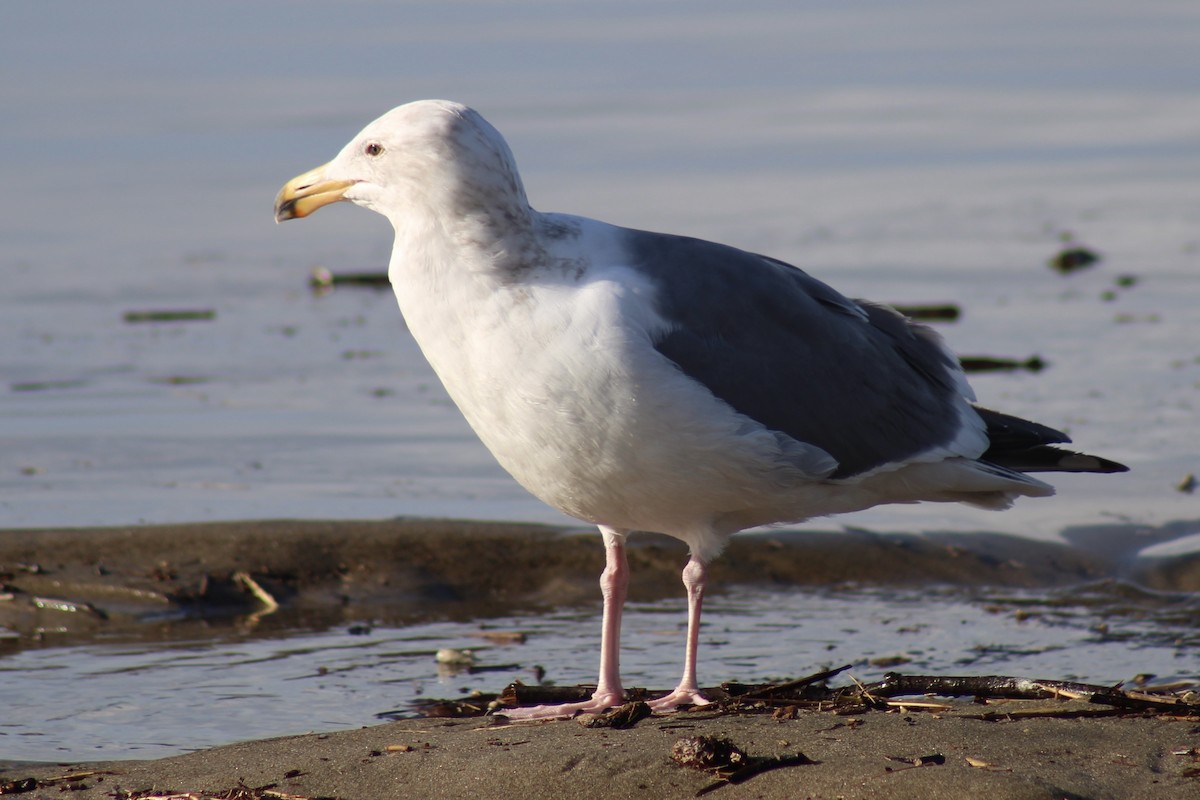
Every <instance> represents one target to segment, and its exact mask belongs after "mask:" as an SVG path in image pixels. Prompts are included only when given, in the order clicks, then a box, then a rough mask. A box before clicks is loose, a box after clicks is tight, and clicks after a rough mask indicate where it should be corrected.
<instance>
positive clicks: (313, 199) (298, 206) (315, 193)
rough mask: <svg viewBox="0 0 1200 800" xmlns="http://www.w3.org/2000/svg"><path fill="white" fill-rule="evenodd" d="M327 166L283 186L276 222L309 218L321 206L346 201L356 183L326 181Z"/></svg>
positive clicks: (299, 176)
mask: <svg viewBox="0 0 1200 800" xmlns="http://www.w3.org/2000/svg"><path fill="white" fill-rule="evenodd" d="M327 166H329V165H328V164H322V165H321V166H319V167H317V168H316V169H310V170H309V171H308V172H306V173H304V174H303V175H297V176H296V177H294V178H292V179H291V180H290V181H288V182H287V183H285V184H284V185H283V188H282V189H280V190H279V194H277V195H276V196H275V221H276V222H283V221H284V220H288V219H295V218H297V217H307V216H308V215H309V214H311V213H312V212H314V211H316V210H317V209H318V208H320V207H321V206H327V205H329V204H330V203H336V202H337V201H338V200H344V199H345V198H344V197H343V195H344V194H345V193H346V190H347V189H349V188H350V187H351V186H353V185H354V181H330V180H326V179H325V167H327Z"/></svg>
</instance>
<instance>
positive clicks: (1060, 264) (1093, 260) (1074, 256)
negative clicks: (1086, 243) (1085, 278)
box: [1050, 245, 1100, 275]
mask: <svg viewBox="0 0 1200 800" xmlns="http://www.w3.org/2000/svg"><path fill="white" fill-rule="evenodd" d="M1099 261H1100V255H1099V254H1098V253H1096V252H1095V251H1094V250H1089V249H1088V248H1086V247H1082V246H1080V245H1074V246H1071V247H1064V248H1063V249H1062V250H1060V251H1059V252H1058V253H1057V254H1056V255H1055V256H1054V257H1053V258H1051V259H1050V267H1051V268H1052V269H1054V270H1055V271H1057V272H1059V273H1061V274H1063V275H1069V274H1071V273H1072V272H1078V271H1079V270H1082V269H1087V268H1088V267H1091V266H1094V265H1095V264H1097V263H1098V262H1099Z"/></svg>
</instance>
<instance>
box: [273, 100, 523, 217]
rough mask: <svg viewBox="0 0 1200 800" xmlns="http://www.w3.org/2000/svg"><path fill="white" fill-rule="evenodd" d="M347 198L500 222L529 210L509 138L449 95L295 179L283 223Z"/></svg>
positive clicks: (378, 128)
mask: <svg viewBox="0 0 1200 800" xmlns="http://www.w3.org/2000/svg"><path fill="white" fill-rule="evenodd" d="M339 200H349V201H350V202H352V203H355V204H357V205H360V206H363V207H364V208H369V209H371V210H372V211H376V212H378V213H380V214H383V215H384V216H385V217H387V218H388V219H390V220H391V221H392V224H393V226H395V227H397V228H399V227H401V225H403V224H404V220H405V218H406V217H408V216H410V215H422V214H432V215H435V216H438V217H444V218H446V219H455V218H458V219H463V218H476V219H478V218H490V219H493V220H494V221H496V222H499V221H501V220H506V221H507V222H508V224H511V223H512V222H513V221H514V219H516V218H520V217H524V216H525V215H527V214H528V213H529V204H528V201H527V200H526V198H525V189H524V187H523V186H522V185H521V178H520V175H519V174H518V172H517V166H516V162H515V160H514V159H513V156H512V152H511V151H510V150H509V149H508V144H507V143H505V141H504V137H503V136H501V135H500V132H499V131H497V130H496V129H495V128H493V127H492V126H491V124H489V123H488V121H487V120H485V119H484V118H483V117H482V116H480V115H479V114H478V113H477V112H476V111H474V110H473V109H470V108H468V107H466V106H464V105H461V104H459V103H452V102H449V101H447V100H419V101H417V102H414V103H408V104H406V105H402V106H399V107H398V108H394V109H392V110H391V111H389V112H388V113H386V114H384V115H383V116H382V117H380V118H379V119H377V120H375V121H374V122H372V123H371V124H370V125H368V126H367V127H365V128H363V130H362V132H361V133H359V134H358V135H357V136H355V137H354V139H353V140H351V142H350V143H349V144H347V145H346V146H345V147H344V148H342V151H341V152H340V153H338V155H337V157H336V158H334V159H333V160H332V161H330V162H329V163H328V164H325V165H323V166H320V167H317V168H316V169H313V170H309V171H308V172H305V173H304V174H303V175H298V176H296V177H295V178H293V179H292V180H290V181H288V182H287V183H286V184H285V185H284V187H283V188H282V189H281V190H280V191H279V194H278V195H277V196H276V198H275V220H276V221H277V222H282V221H284V220H288V219H295V218H297V217H306V216H308V215H309V214H311V213H312V212H314V211H316V210H317V209H318V208H321V207H322V206H325V205H328V204H330V203H334V202H337V201H339Z"/></svg>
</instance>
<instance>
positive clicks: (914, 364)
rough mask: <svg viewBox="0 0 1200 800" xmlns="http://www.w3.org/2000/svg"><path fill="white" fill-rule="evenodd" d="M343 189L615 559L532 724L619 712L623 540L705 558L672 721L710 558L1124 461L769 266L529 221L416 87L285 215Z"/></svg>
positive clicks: (708, 247) (563, 221) (452, 348)
mask: <svg viewBox="0 0 1200 800" xmlns="http://www.w3.org/2000/svg"><path fill="white" fill-rule="evenodd" d="M337 201H349V202H351V203H354V204H356V205H359V206H363V207H364V208H368V209H371V210H372V211H375V212H377V213H379V214H382V215H383V216H385V217H387V219H388V220H389V221H390V222H391V223H392V227H393V228H394V229H395V243H394V246H393V250H392V256H391V261H390V264H389V268H388V276H389V280H390V282H391V284H392V287H393V290H394V291H395V295H396V300H397V302H398V304H399V306H400V311H401V313H402V314H403V315H404V319H405V321H406V322H407V325H408V328H409V330H410V331H411V333H412V335H413V337H414V338H415V339H416V341H417V343H418V344H419V345H420V347H421V350H422V352H423V353H424V354H425V357H426V358H427V359H428V360H429V363H430V365H431V366H432V367H433V369H434V371H435V372H436V373H437V375H438V377H439V378H440V379H441V381H442V383H443V384H444V385H445V388H446V391H447V392H448V393H449V395H450V397H451V398H452V399H453V400H454V402H455V403H456V404H457V406H458V408H459V410H460V411H461V412H462V414H463V415H464V416H465V417H466V419H467V421H468V422H469V423H470V425H471V427H472V428H473V429H474V431H475V433H476V434H477V435H478V436H479V438H480V439H481V440H482V441H483V443H484V445H486V446H487V448H488V450H490V451H491V453H492V455H493V456H494V457H495V458H496V460H497V461H498V462H499V463H500V464H501V466H503V467H504V469H506V470H507V471H508V472H509V473H510V474H511V475H512V476H513V477H514V478H515V479H516V480H517V482H518V483H520V484H521V485H522V486H524V487H525V488H526V489H527V490H528V491H529V492H531V493H532V494H534V495H535V496H537V497H538V498H539V499H541V500H542V501H543V502H545V503H547V504H548V505H550V506H552V507H554V508H556V509H558V510H559V511H562V512H564V513H565V514H568V515H570V516H572V517H575V518H577V519H580V520H584V521H586V522H589V523H592V524H594V525H597V526H598V527H599V529H600V533H601V535H602V538H603V541H604V547H605V554H606V556H605V562H606V563H605V568H604V571H603V573H602V574H601V577H600V589H601V593H602V596H603V601H604V605H603V622H602V629H601V641H600V672H599V678H598V680H597V685H596V690H595V692H594V694H593V695H592V697H591V698H590V699H588V700H585V701H583V702H577V703H567V704H563V705H550V706H537V707H533V708H520V709H511V710H505V711H504V712H503V713H504V714H505V715H506V716H508V717H510V718H516V719H554V718H565V717H571V716H573V715H575V714H578V713H581V712H591V713H596V712H602V711H604V710H606V709H609V708H611V707H613V706H617V705H620V704H622V703H623V702H624V701H625V691H624V688H623V686H622V683H621V674H620V656H619V651H620V631H621V614H622V609H623V607H624V603H625V597H626V587H627V584H628V579H629V566H628V562H627V560H626V552H625V547H626V539H627V537H628V536H629V534H630V533H632V532H634V531H656V532H660V533H664V534H668V535H670V536H673V537H675V538H677V539H680V540H682V541H683V542H684V543H686V544H687V546H688V548H689V558H688V561H687V564H686V566H685V567H684V569H683V585H684V588H685V591H686V596H687V606H688V627H687V642H686V646H685V651H684V666H683V675H682V678H681V680H680V682H679V685H678V686H677V687H676V688H675V689H674V690H673V691H671V692H670V693H668V694H666V695H665V696H663V697H658V698H655V699H653V700H651V701H650V702H649V706H650V708H651V709H652V710H653V711H655V712H662V713H666V712H670V711H674V710H676V709H678V708H680V707H682V706H695V705H704V704H707V703H708V702H709V700H708V699H707V698H706V697H704V694H703V693H702V691H701V690H700V687H699V684H698V683H697V678H696V655H697V653H696V651H697V642H698V636H699V631H700V614H701V607H702V603H703V599H704V591H705V585H706V579H707V573H708V565H709V563H710V562H712V560H713V559H714V558H716V557H717V556H718V555H719V554H720V552H721V550H722V548H723V547H724V546H725V544H726V542H727V541H728V539H729V537H730V536H731V535H732V534H734V533H736V532H738V531H741V530H744V529H747V528H753V527H757V526H762V525H770V524H776V523H794V522H799V521H802V520H806V519H809V518H812V517H815V516H824V515H830V514H839V513H845V512H849V511H856V510H861V509H865V508H870V507H872V506H876V505H880V504H885V503H914V502H921V501H934V502H960V503H967V504H970V505H973V506H979V507H982V508H987V509H1002V508H1006V507H1008V506H1009V505H1010V504H1011V503H1012V502H1013V501H1014V499H1016V498H1018V497H1023V496H1024V497H1047V496H1049V495H1052V494H1053V493H1054V489H1053V487H1051V486H1050V485H1049V484H1047V483H1044V482H1043V481H1040V480H1038V479H1036V478H1032V477H1029V476H1028V475H1027V474H1026V473H1029V472H1101V473H1107V472H1123V471H1126V469H1127V468H1126V467H1125V466H1123V465H1121V464H1118V463H1116V462H1113V461H1109V460H1107V459H1103V458H1099V457H1097V456H1091V455H1086V454H1083V453H1076V452H1072V451H1069V450H1064V449H1061V448H1059V447H1057V446H1056V445H1058V444H1062V443H1065V442H1069V441H1070V440H1069V439H1068V437H1067V436H1066V435H1065V434H1063V433H1061V432H1059V431H1056V430H1054V429H1052V428H1048V427H1046V426H1044V425H1040V424H1037V423H1035V422H1029V421H1027V420H1023V419H1020V418H1017V417H1013V416H1009V415H1006V414H1002V413H999V412H996V411H992V410H989V409H987V408H983V407H980V406H978V405H975V402H974V400H975V397H974V394H973V392H972V390H971V388H970V386H968V384H967V381H966V378H965V377H964V375H963V372H962V369H961V368H960V366H959V364H958V361H957V359H956V358H955V357H954V355H953V354H952V353H951V352H950V351H949V350H948V349H947V347H946V346H945V345H944V344H943V342H942V339H941V338H940V337H939V336H938V334H936V333H935V332H933V331H932V330H930V329H929V328H927V327H925V326H922V325H918V324H915V323H913V322H911V321H910V320H908V319H907V318H906V317H904V316H902V315H900V314H899V313H898V312H896V311H894V310H892V309H890V308H888V307H886V306H883V305H878V304H875V303H870V302H866V301H862V300H852V299H849V298H847V297H845V296H843V295H841V294H839V293H838V292H837V291H835V290H834V289H832V288H830V287H829V286H827V285H826V284H824V283H822V282H821V281H819V280H817V279H816V278H814V277H812V276H810V275H808V274H807V273H806V272H804V271H802V270H800V269H798V268H796V267H794V266H791V265H790V264H787V263H784V262H783V261H779V260H777V259H774V258H770V257H767V256H762V255H756V254H754V253H750V252H746V251H743V250H739V249H737V248H734V247H729V246H726V245H722V244H717V243H714V242H708V241H703V240H700V239H695V238H689V237H685V236H675V235H669V234H663V233H651V232H647V231H642V230H634V229H630V228H624V227H618V226H616V225H610V224H607V223H604V222H600V221H597V220H593V219H588V218H585V217H580V216H574V215H569V214H558V213H543V212H539V211H536V210H534V209H533V208H532V207H531V206H530V205H529V201H528V199H527V198H526V194H525V188H524V185H523V183H522V181H521V177H520V174H519V173H518V171H517V166H516V161H515V160H514V158H513V155H512V152H511V151H510V149H509V147H508V144H507V143H506V142H505V140H504V138H503V137H502V136H501V135H500V133H499V132H498V131H497V130H496V129H495V128H494V127H492V125H491V124H489V123H488V122H487V121H486V120H485V119H484V118H483V117H482V116H481V115H480V114H479V113H477V112H476V111H474V110H473V109H471V108H468V107H466V106H464V105H461V104H458V103H454V102H449V101H445V100H423V101H418V102H414V103H408V104H406V105H402V106H399V107H398V108H395V109H393V110H392V111H389V112H388V113H386V114H384V115H383V116H382V117H380V118H379V119H377V120H375V121H374V122H372V123H370V124H369V125H367V127H366V128H364V129H363V130H362V132H361V133H359V134H358V135H357V136H356V137H354V139H353V140H352V141H351V142H350V143H349V144H347V145H346V146H345V147H344V148H343V149H342V151H341V152H340V153H339V154H338V155H337V156H336V157H335V158H334V159H333V160H332V161H330V162H329V163H327V164H325V165H324V166H321V167H317V168H316V169H313V170H310V171H308V172H305V173H304V174H302V175H299V176H297V177H296V178H293V179H292V180H291V181H288V182H287V183H286V184H285V185H284V186H283V188H282V189H281V190H280V192H279V194H278V196H277V197H276V199H275V219H276V221H277V222H281V221H284V220H289V219H294V218H299V217H305V216H308V215H309V214H311V213H312V212H314V211H316V210H317V209H319V208H321V207H323V206H326V205H328V204H330V203H334V202H337Z"/></svg>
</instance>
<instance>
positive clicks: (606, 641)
mask: <svg viewBox="0 0 1200 800" xmlns="http://www.w3.org/2000/svg"><path fill="white" fill-rule="evenodd" d="M600 533H601V534H603V535H604V554H605V566H604V572H602V573H601V574H600V593H601V594H602V595H603V596H604V617H603V621H602V622H601V626H600V677H599V679H598V680H597V681H596V691H595V692H594V693H593V694H592V699H591V700H585V701H583V702H582V703H563V704H562V705H556V706H550V705H547V706H532V707H529V708H510V709H504V710H502V711H501V712H499V713H501V714H503V715H504V716H506V717H508V718H509V719H514V720H530V719H569V718H571V717H573V716H575V715H576V714H583V713H587V714H594V713H598V712H600V711H604V710H606V709H609V708H612V707H613V706H619V705H621V704H622V703H624V702H625V689H624V688H623V687H622V686H621V612H622V611H623V610H624V608H625V594H626V589H627V588H628V586H629V561H628V560H627V559H626V557H625V535H626V533H627V531H622V530H617V529H615V528H606V527H604V526H603V525H602V526H600Z"/></svg>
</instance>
